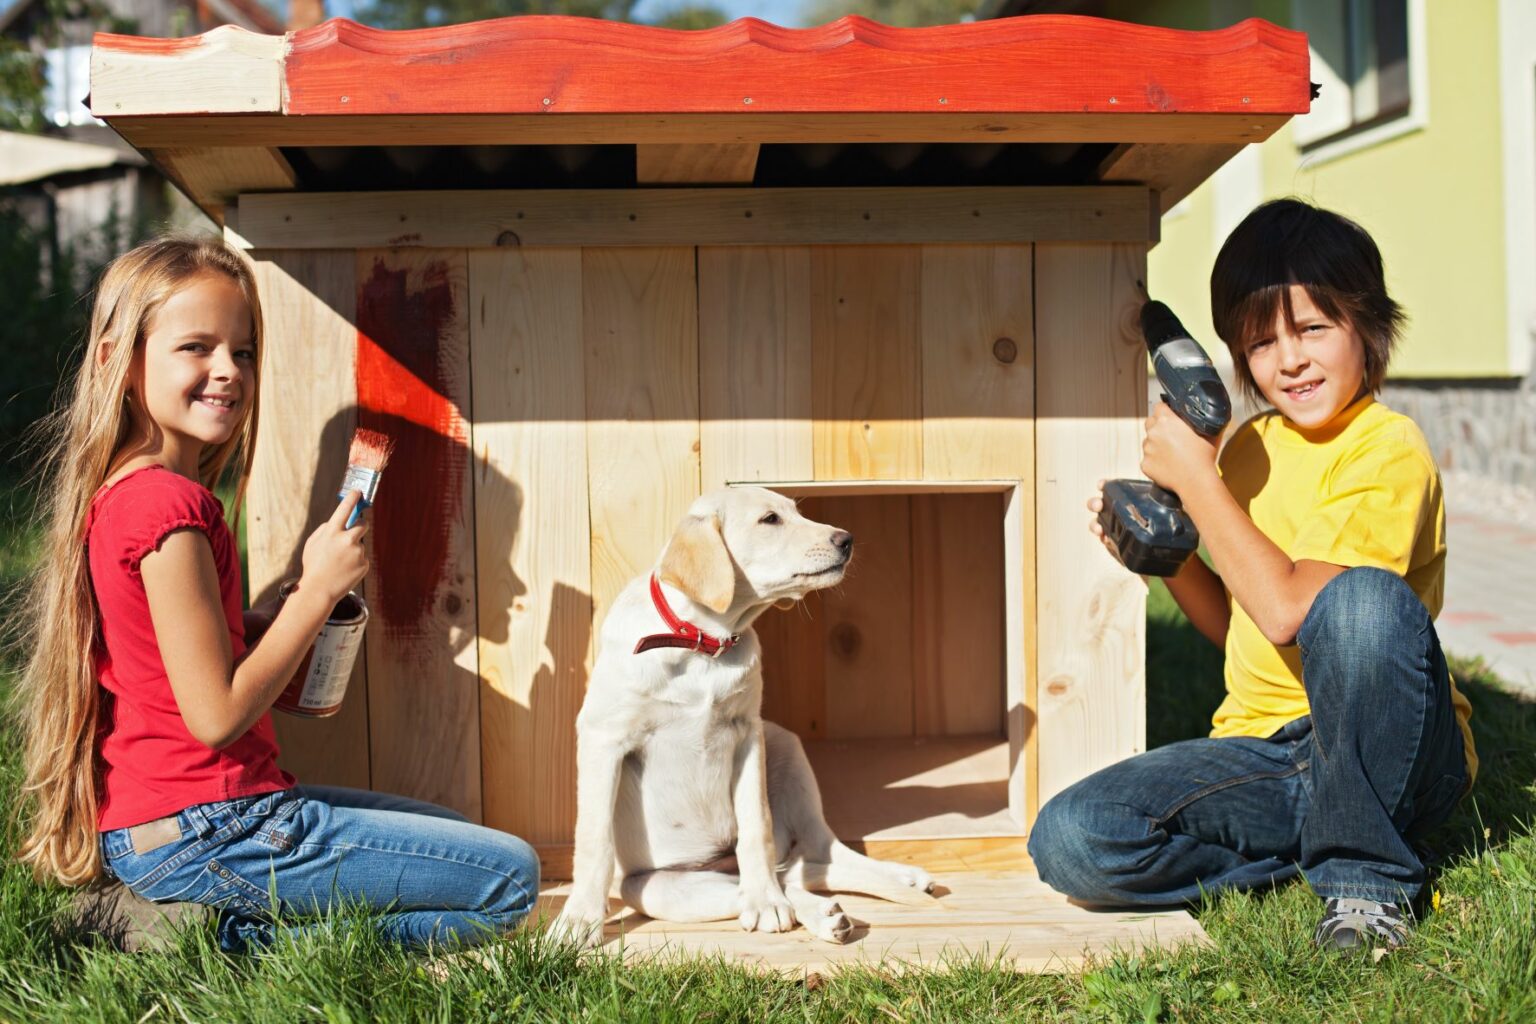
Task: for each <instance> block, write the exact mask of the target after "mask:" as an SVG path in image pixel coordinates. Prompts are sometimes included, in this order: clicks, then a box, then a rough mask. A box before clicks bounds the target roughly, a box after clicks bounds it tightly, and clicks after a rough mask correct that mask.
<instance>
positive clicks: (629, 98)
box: [90, 15, 1310, 244]
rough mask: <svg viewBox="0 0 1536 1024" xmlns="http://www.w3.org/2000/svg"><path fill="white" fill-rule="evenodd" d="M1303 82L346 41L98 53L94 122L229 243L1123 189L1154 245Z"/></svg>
mask: <svg viewBox="0 0 1536 1024" xmlns="http://www.w3.org/2000/svg"><path fill="white" fill-rule="evenodd" d="M1308 72H1309V59H1308V53H1307V43H1306V38H1305V36H1303V35H1302V34H1301V33H1297V32H1292V31H1289V30H1286V29H1282V28H1279V27H1277V26H1275V25H1272V24H1270V23H1268V22H1265V21H1262V20H1259V19H1249V20H1247V21H1244V22H1242V23H1240V24H1237V25H1233V26H1231V27H1230V28H1226V29H1221V30H1217V31H1208V32H1185V31H1176V30H1171V29H1162V28H1153V27H1148V26H1141V25H1131V24H1126V23H1121V22H1115V21H1106V20H1103V19H1098V18H1088V17H1077V16H1071V15H1038V16H1030V17H1020V18H1010V19H1004V20H999V21H989V22H978V23H971V24H962V25H948V26H939V27H932V28H921V29H899V28H890V27H887V26H884V25H879V24H876V23H874V22H871V21H868V20H866V19H863V18H858V17H846V18H842V19H840V20H838V21H836V22H833V23H831V24H828V25H824V26H821V27H820V28H811V29H787V28H780V27H777V26H774V25H770V24H767V23H765V22H762V21H759V20H756V19H753V18H743V19H740V20H738V21H735V22H732V23H731V24H729V25H724V26H721V27H719V28H714V29H707V30H703V31H691V32H690V31H673V30H668V29H660V28H655V27H650V26H642V25H632V24H621V23H614V22H605V21H596V20H591V19H584V18H570V17H555V16H536V17H519V18H504V19H499V20H495V21H486V22H478V23H473V24H466V25H455V26H449V27H444V28H434V29H419V30H412V31H382V30H377V29H371V28H367V27H365V26H362V25H359V24H357V23H355V22H352V21H347V20H343V19H333V20H331V21H328V22H326V23H325V24H322V25H319V26H317V27H315V28H312V29H306V30H303V31H299V32H292V33H289V34H287V35H284V36H265V35H259V34H255V33H250V32H246V31H244V30H241V29H236V28H228V27H226V28H220V29H216V30H214V31H212V32H208V33H205V34H204V35H201V36H195V37H190V38H186V39H171V40H166V39H147V38H140V37H134V36H122V35H111V34H106V33H102V34H98V35H97V36H96V38H95V49H94V53H93V55H92V63H91V96H90V106H91V110H92V112H93V113H94V114H95V115H96V116H97V117H100V118H103V119H105V120H106V121H107V122H108V123H109V124H110V125H111V126H112V127H113V128H114V129H116V130H117V132H118V133H119V134H121V135H122V136H123V138H124V139H126V140H127V141H128V142H129V143H130V144H132V145H133V146H134V147H135V148H137V149H138V150H139V151H140V152H142V153H143V154H144V155H145V156H146V157H148V158H149V159H150V160H151V161H152V162H154V163H155V164H156V165H157V166H159V167H160V168H161V169H162V170H163V171H164V172H165V173H166V174H167V176H169V177H170V178H171V180H172V181H174V182H175V183H176V184H177V185H178V186H179V187H180V188H181V189H182V190H183V191H184V192H185V193H186V194H187V195H188V196H189V197H191V198H192V200H193V201H194V202H196V203H197V204H198V205H199V206H200V207H201V208H202V209H203V210H205V211H206V212H208V213H209V214H210V215H211V216H213V217H214V218H215V219H216V220H220V221H222V220H223V217H224V212H225V207H226V205H227V204H229V203H230V202H231V201H232V200H234V199H235V198H236V197H239V196H242V195H244V196H250V195H251V194H252V193H274V192H276V193H295V192H298V193H320V194H319V195H315V196H313V197H312V199H313V200H314V201H315V202H316V203H323V202H325V200H324V196H332V197H334V194H335V193H337V192H349V193H371V194H373V196H374V199H375V200H378V199H380V198H381V197H382V196H384V195H399V194H400V193H405V192H417V191H421V192H432V193H433V194H435V195H439V196H441V195H451V194H458V193H459V192H460V191H461V190H476V191H478V190H486V189H492V190H501V192H503V193H505V192H506V191H507V190H517V194H518V196H519V200H520V201H519V202H517V203H516V204H515V205H518V206H519V209H518V211H517V217H518V218H519V219H524V220H528V221H529V222H530V223H528V224H527V225H523V226H525V227H527V228H528V229H529V230H531V231H532V233H533V236H534V237H535V239H537V237H538V235H539V227H538V222H539V218H538V217H537V215H534V214H530V213H529V211H527V210H524V209H522V207H524V206H527V205H528V204H529V203H533V204H534V205H535V206H536V205H537V197H538V196H539V195H545V194H549V193H551V192H553V191H555V190H560V191H561V192H562V194H563V195H565V196H566V197H567V199H569V197H570V196H571V195H572V193H571V192H570V191H569V190H571V189H580V190H590V194H591V196H592V202H593V203H595V204H596V205H597V206H599V207H601V206H602V198H603V197H602V193H604V192H609V193H612V192H613V190H624V191H625V192H626V193H627V194H628V195H630V196H633V195H634V194H635V190H636V189H637V188H639V189H646V188H647V187H649V186H669V187H670V188H669V190H668V191H669V192H670V193H671V194H672V195H674V196H675V195H677V194H678V192H677V188H678V187H679V186H711V187H717V186H737V187H738V188H737V189H736V190H731V191H733V192H734V194H735V195H737V196H738V197H739V196H741V195H743V194H745V193H746V192H747V191H750V192H751V193H752V195H753V198H754V199H756V200H757V201H758V202H759V203H770V204H772V203H781V204H787V207H786V208H787V209H788V210H789V211H790V214H791V215H793V213H794V211H795V210H796V209H799V207H797V206H796V203H797V202H800V203H801V206H804V202H803V201H804V199H805V196H804V195H802V194H800V193H802V192H808V191H811V190H815V191H818V192H824V191H825V190H827V189H829V188H836V189H841V190H852V189H858V190H861V193H862V195H865V196H867V197H868V198H869V200H870V202H872V203H874V204H875V205H876V206H877V207H878V205H879V203H880V202H881V201H882V194H883V199H884V201H886V202H888V203H896V202H897V200H895V199H894V195H893V194H890V193H889V189H890V188H891V187H893V186H894V187H899V188H902V189H905V188H906V187H907V186H925V187H927V188H928V189H929V193H928V194H929V196H931V197H932V196H938V195H939V194H940V193H941V192H942V191H943V190H945V189H950V190H954V189H957V188H958V189H963V190H964V191H965V192H966V195H967V196H968V197H970V196H973V195H976V194H981V195H983V198H988V197H990V198H996V199H997V200H998V201H999V202H1001V203H1002V207H1003V208H1006V207H1007V200H1008V196H1007V195H1005V193H1010V192H1016V191H1017V190H1018V188H1019V187H1036V188H1042V187H1044V188H1057V189H1063V190H1064V191H1063V195H1065V192H1066V191H1077V192H1081V189H1080V188H1079V187H1080V186H1085V185H1103V184H1120V185H1140V186H1144V189H1148V190H1151V192H1152V193H1153V196H1152V197H1151V203H1152V210H1151V211H1150V212H1151V214H1152V216H1151V217H1150V218H1148V217H1147V216H1146V215H1145V214H1146V212H1147V211H1146V210H1145V207H1143V215H1142V218H1141V219H1142V223H1143V227H1145V223H1146V221H1148V220H1151V221H1153V222H1154V225H1153V227H1152V228H1151V235H1150V238H1151V239H1152V240H1155V238H1156V231H1155V220H1156V214H1157V213H1158V212H1159V211H1161V210H1166V209H1167V208H1168V207H1169V206H1171V205H1172V204H1173V203H1175V202H1177V201H1178V200H1179V199H1180V198H1182V197H1183V196H1184V195H1186V194H1188V192H1189V191H1190V190H1191V189H1193V188H1194V187H1195V186H1196V185H1197V184H1199V183H1200V182H1201V181H1202V180H1204V179H1205V178H1206V177H1208V176H1209V175H1210V174H1211V173H1213V172H1214V171H1215V170H1216V169H1217V168H1218V167H1220V166H1221V164H1223V163H1224V162H1225V161H1226V160H1227V159H1229V158H1230V157H1231V156H1232V155H1233V154H1234V153H1235V152H1237V150H1239V149H1240V148H1241V147H1242V146H1244V145H1246V144H1248V143H1250V142H1259V141H1262V140H1263V139H1265V138H1267V137H1268V136H1269V135H1270V134H1272V133H1273V132H1274V131H1275V130H1276V129H1277V128H1278V127H1279V126H1280V125H1281V124H1283V123H1284V122H1285V121H1286V120H1287V119H1288V118H1289V117H1291V116H1292V115H1295V114H1299V113H1305V112H1306V111H1307V110H1308V108H1309V104H1310V91H1309V84H1308ZM747 186H753V187H752V188H750V189H747V188H746V187H747ZM722 191H723V190H722ZM1097 191H1099V192H1103V191H1105V190H1103V189H1098V190H1097ZM839 194H841V193H839ZM418 198H422V199H424V198H425V197H424V196H423V197H418ZM482 198H484V199H487V200H490V199H492V198H493V197H492V196H491V195H485V196H483V197H482ZM990 198H988V201H990ZM1146 199H1147V197H1146V193H1145V191H1143V192H1142V202H1143V204H1145V202H1146ZM523 200H525V201H523ZM718 203H719V204H724V206H725V207H729V209H724V212H722V213H721V214H720V215H721V216H731V217H735V218H741V216H742V211H739V210H736V209H735V207H734V206H730V203H729V201H728V200H727V199H726V198H725V197H722V198H721V199H719V201H718ZM563 205H564V206H565V208H566V209H567V210H568V209H569V202H567V203H565V204H563ZM813 205H814V204H813ZM854 205H858V204H854ZM1068 205H1070V204H1068ZM821 208H824V205H823V206H822V207H821ZM314 209H316V210H320V209H322V207H320V206H316V207H314ZM411 211H412V214H413V216H414V217H415V218H416V219H417V220H418V221H419V220H420V219H422V218H424V217H425V216H426V215H427V214H428V212H430V211H429V210H427V209H425V208H422V207H420V206H419V205H414V206H411ZM437 212H438V213H443V212H446V211H444V210H441V209H439V210H438V211H437ZM983 212H984V211H982V210H981V209H979V208H977V209H975V210H972V211H971V213H972V214H973V215H974V217H975V219H976V220H977V221H982V220H990V219H992V217H991V215H992V214H994V213H997V212H998V211H996V210H993V209H991V208H990V207H989V208H988V210H986V211H985V213H986V214H987V217H984V216H983ZM1005 213H1006V209H1003V214H1005ZM814 215H815V214H813V216H814ZM999 215H1002V214H999ZM746 216H747V217H748V218H750V217H751V213H750V212H748V213H747V214H746ZM1082 216H1083V217H1086V218H1089V219H1091V218H1093V217H1094V216H1098V217H1101V218H1102V217H1103V216H1104V214H1103V211H1102V210H1084V211H1082ZM399 219H400V220H402V221H404V220H407V217H406V215H405V214H404V213H402V214H401V216H400V218H399ZM567 219H568V218H567ZM862 219H863V220H864V221H865V222H868V221H870V220H871V219H878V218H872V214H871V213H870V212H869V210H864V211H863V216H862ZM241 220H242V230H243V228H244V222H245V217H244V207H242V218H241ZM629 220H630V221H633V220H635V216H634V215H633V214H631V215H630V216H629ZM769 220H771V219H766V218H760V221H759V222H760V224H761V223H765V222H768V221H769ZM865 228H868V224H867V223H866V224H865ZM757 230H758V231H760V232H761V231H766V230H768V229H767V228H759V229H757ZM849 230H854V228H850V229H849ZM557 233H558V232H557ZM610 233H611V232H610ZM279 234H280V232H279ZM578 234H579V233H578ZM598 234H602V232H599V233H598ZM708 234H709V233H708V231H705V233H704V240H706V241H707V240H708ZM876 235H877V236H878V231H876ZM604 237H606V236H604ZM647 237H648V238H649V239H652V240H654V237H655V236H654V235H647ZM970 237H971V236H966V238H965V239H964V240H970ZM1143 237H1146V236H1145V235H1144V236H1143ZM524 240H525V241H526V240H527V236H525V237H524ZM560 240H563V241H569V240H570V239H569V237H567V235H561V239H560ZM747 240H756V236H753V238H750V239H747ZM762 240H765V241H771V240H773V239H772V238H771V237H768V238H763V239H762ZM874 240H879V238H878V237H876V238H875V239H874ZM956 240H961V239H958V238H957V239H956ZM460 241H463V240H462V239H456V240H455V244H458V242H460ZM473 241H474V240H470V242H471V244H472V243H473ZM578 241H579V239H578ZM269 244H275V242H273V243H269ZM333 244H334V242H333ZM484 244H494V240H492V241H487V242H485V243H484Z"/></svg>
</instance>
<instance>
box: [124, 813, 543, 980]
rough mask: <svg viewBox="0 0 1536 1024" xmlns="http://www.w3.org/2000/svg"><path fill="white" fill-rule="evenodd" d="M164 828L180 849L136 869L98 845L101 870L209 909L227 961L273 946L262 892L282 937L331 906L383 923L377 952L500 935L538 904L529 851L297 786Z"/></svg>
mask: <svg viewBox="0 0 1536 1024" xmlns="http://www.w3.org/2000/svg"><path fill="white" fill-rule="evenodd" d="M175 819H176V825H177V826H179V831H180V834H181V838H179V839H173V840H172V841H170V842H167V843H166V844H165V845H163V846H158V847H157V848H155V849H152V850H147V851H146V852H145V853H143V854H142V855H141V854H137V853H135V852H134V849H133V843H132V841H131V838H130V836H129V830H128V829H125V828H124V829H115V830H113V831H110V832H104V833H102V836H101V845H102V853H103V856H104V857H105V859H106V863H107V867H108V870H109V871H110V872H111V873H112V874H113V875H116V876H117V877H118V878H119V879H121V880H122V882H123V883H124V884H125V885H127V886H128V888H129V889H131V890H133V891H134V892H135V893H137V894H138V895H140V896H143V897H144V898H146V899H150V900H155V901H159V902H167V901H187V902H192V903H202V904H206V905H208V906H212V907H217V908H219V909H220V910H221V911H222V913H221V915H220V921H219V942H220V944H221V945H222V946H223V947H224V948H225V949H227V950H230V951H238V950H242V949H244V948H246V947H247V946H248V945H252V944H254V945H257V946H262V945H266V944H267V943H269V942H270V941H271V940H272V938H273V937H274V935H275V933H276V931H277V928H276V927H275V926H274V924H273V921H272V909H273V897H272V895H271V893H270V892H269V886H271V887H273V888H274V889H275V893H276V899H277V909H278V910H279V912H280V915H281V918H282V921H283V925H284V927H288V926H290V925H291V924H292V922H293V921H294V919H295V918H302V917H306V916H313V915H315V914H318V913H324V912H325V911H327V910H329V909H331V908H333V906H335V905H337V904H339V903H344V904H348V905H353V906H355V905H357V904H366V905H367V906H369V907H371V908H373V909H374V910H375V911H383V912H384V913H383V916H382V919H381V920H380V927H381V929H382V932H383V935H384V936H385V938H387V939H389V940H392V941H395V942H399V943H402V944H405V945H408V946H418V947H419V946H425V945H427V944H429V943H435V944H439V945H447V946H469V945H474V944H476V943H479V942H483V941H485V940H486V939H489V938H491V937H493V936H494V935H495V934H497V933H499V932H504V931H510V930H511V929H512V928H514V927H515V926H516V925H517V923H518V922H519V921H521V920H522V919H523V917H525V916H526V915H527V914H528V912H529V911H530V910H532V909H533V906H534V901H535V898H536V897H537V895H538V888H539V860H538V856H537V855H536V854H535V853H534V851H533V849H532V847H530V846H529V845H528V844H527V843H525V842H523V841H522V840H521V839H518V838H517V837H516V836H510V835H507V834H505V833H503V832H498V831H496V830H494V829H489V828H482V827H481V826H479V825H475V824H472V823H471V822H469V821H468V820H467V819H465V818H464V817H462V816H461V815H459V814H457V813H455V812H453V811H450V810H448V809H447V808H443V807H438V806H436V805H434V804H428V803H423V802H421V801H418V800H410V799H407V798H405V797H399V796H392V795H390V794H387V793H371V792H366V791H363V790H356V789H341V788H333V787H321V786H305V787H303V788H302V789H287V790H282V791H280V792H276V793H266V794H263V795H261V796H253V797H243V798H240V799H236V800H225V801H221V802H218V803H210V804H198V805H195V806H193V807H188V808H187V809H186V810H183V811H181V812H179V813H178V814H176V815H175ZM176 831H178V829H176V828H172V829H170V833H171V834H173V835H174V833H175V832H176ZM301 927H302V926H301Z"/></svg>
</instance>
